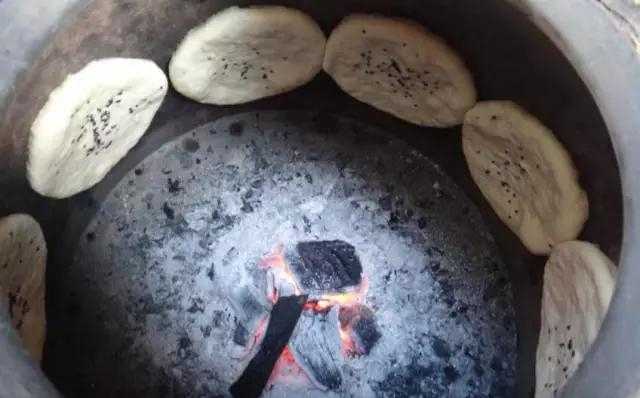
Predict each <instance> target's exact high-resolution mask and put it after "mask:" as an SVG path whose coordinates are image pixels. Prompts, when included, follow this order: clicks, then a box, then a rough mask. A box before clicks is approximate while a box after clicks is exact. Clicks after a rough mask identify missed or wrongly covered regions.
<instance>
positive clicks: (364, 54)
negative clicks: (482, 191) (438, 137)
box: [323, 14, 476, 127]
mask: <svg viewBox="0 0 640 398" xmlns="http://www.w3.org/2000/svg"><path fill="white" fill-rule="evenodd" d="M323 67H324V70H325V71H326V72H327V73H328V74H329V75H331V77H333V79H334V80H335V81H336V83H337V84H338V85H339V86H340V87H341V88H342V89H343V90H344V91H346V92H347V93H348V94H350V95H351V96H353V97H355V98H356V99H358V100H360V101H362V102H364V103H367V104H369V105H372V106H374V107H375V108H378V109H380V110H382V111H384V112H388V113H391V114H392V115H395V116H396V117H399V118H400V119H403V120H406V121H408V122H411V123H415V124H418V125H421V126H432V127H449V126H455V125H458V124H460V123H462V120H463V118H464V114H465V113H466V112H467V110H469V108H471V107H472V106H473V104H475V102H476V90H475V87H474V83H473V79H472V77H471V74H470V73H469V71H468V70H467V68H466V67H465V65H464V63H463V62H462V60H461V59H460V57H459V56H458V55H457V54H456V53H455V52H454V51H453V50H452V49H451V48H450V47H449V46H448V45H447V44H446V43H445V42H444V41H443V40H442V39H441V38H439V37H438V36H436V35H434V34H432V33H430V32H428V31H427V30H426V29H425V28H424V27H422V26H421V25H419V24H418V23H416V22H413V21H409V20H404V19H399V18H387V17H383V16H378V15H362V14H354V15H351V16H349V17H347V18H345V19H344V20H343V21H342V22H341V23H340V25H338V27H336V28H335V29H334V30H333V32H332V33H331V35H330V36H329V40H328V41H327V51H326V55H325V58H324V66H323Z"/></svg>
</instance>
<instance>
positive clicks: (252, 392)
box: [229, 296, 307, 398]
mask: <svg viewBox="0 0 640 398" xmlns="http://www.w3.org/2000/svg"><path fill="white" fill-rule="evenodd" d="M306 301H307V296H289V297H280V298H279V299H278V301H277V302H276V303H275V305H274V306H273V309H272V310H271V318H270V319H269V326H267V331H266V333H265V336H264V339H263V340H262V344H261V345H260V350H259V351H258V353H257V354H256V355H255V356H254V357H253V359H251V362H249V365H248V366H247V368H246V369H245V370H244V372H243V373H242V376H240V378H239V379H238V380H237V381H236V382H235V383H233V385H232V386H231V388H230V389H229V392H230V393H231V395H233V396H234V397H242V398H251V397H259V396H260V394H262V390H263V389H264V386H265V385H266V384H267V381H268V380H269V376H270V375H271V371H272V369H273V366H274V365H275V363H276V361H277V360H278V358H279V357H280V354H281V353H282V350H283V349H284V347H285V346H286V345H287V343H288V342H289V339H290V338H291V334H292V333H293V331H294V329H295V327H296V324H297V323H298V318H300V314H301V313H302V309H303V308H304V303H305V302H306Z"/></svg>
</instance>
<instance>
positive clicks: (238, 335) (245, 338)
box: [233, 322, 249, 347]
mask: <svg viewBox="0 0 640 398" xmlns="http://www.w3.org/2000/svg"><path fill="white" fill-rule="evenodd" d="M233 342H234V343H236V344H237V345H240V346H243V347H245V346H246V345H247V343H248V342H249V331H248V330H247V328H246V327H245V326H244V325H243V324H242V323H240V322H238V323H236V330H235V331H234V332H233Z"/></svg>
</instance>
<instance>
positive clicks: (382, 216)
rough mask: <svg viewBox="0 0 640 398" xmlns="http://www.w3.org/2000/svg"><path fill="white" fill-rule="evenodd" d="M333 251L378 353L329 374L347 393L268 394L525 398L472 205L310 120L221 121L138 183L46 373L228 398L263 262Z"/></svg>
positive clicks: (99, 221) (165, 151)
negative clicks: (343, 254) (308, 248)
mask: <svg viewBox="0 0 640 398" xmlns="http://www.w3.org/2000/svg"><path fill="white" fill-rule="evenodd" d="M334 239H340V240H343V241H345V242H348V243H349V244H351V245H353V246H354V247H355V249H356V252H357V254H358V256H359V258H360V261H361V263H362V267H363V270H364V276H365V278H366V280H367V282H368V289H367V291H366V297H365V303H366V305H367V306H368V307H369V308H370V309H371V310H372V311H373V313H374V317H375V322H376V325H377V328H378V330H379V331H380V335H381V336H380V339H379V340H378V342H377V343H376V345H375V346H374V347H373V349H372V350H371V352H370V353H369V354H368V355H362V356H357V357H344V356H341V355H338V356H337V357H336V358H335V360H333V362H332V366H335V368H336V369H338V372H339V375H340V380H341V382H340V383H339V386H337V387H336V386H333V387H332V388H331V389H329V390H327V391H320V390H318V389H314V388H313V386H311V385H310V383H304V380H302V381H301V380H294V379H295V377H293V376H291V375H288V377H289V378H288V379H287V378H286V377H284V376H282V375H280V376H282V377H272V379H273V380H271V383H270V384H269V387H268V390H266V391H265V394H263V395H265V396H274V397H278V396H291V397H298V396H316V395H317V396H354V397H355V396H444V395H447V396H491V397H499V396H504V397H510V396H513V395H514V392H513V391H514V384H515V380H514V379H515V362H516V329H515V323H514V312H513V302H512V301H513V299H512V295H511V285H510V283H509V278H508V275H507V270H506V267H505V265H504V264H503V263H502V261H501V259H500V256H499V255H498V252H497V248H496V245H495V243H494V242H493V238H492V237H491V235H490V234H489V232H488V231H487V228H486V227H485V226H484V224H483V222H482V219H481V217H480V214H479V212H478V210H477V209H476V207H475V206H474V205H473V204H472V203H471V201H470V200H469V199H468V198H467V196H466V195H465V194H464V193H463V192H462V191H461V190H460V189H459V188H458V187H457V186H456V185H455V184H454V183H453V181H452V180H451V179H450V178H449V177H447V176H446V175H444V174H443V173H442V171H441V170H440V168H439V167H438V166H437V165H435V164H433V163H432V162H431V161H430V160H428V159H427V158H425V157H423V156H421V155H420V154H419V153H418V152H417V151H415V150H413V149H412V148H411V147H409V146H407V144H405V143H403V142H401V141H399V140H397V139H393V138H390V135H387V134H385V133H384V132H382V131H380V130H379V129H377V128H374V127H371V126H367V125H365V124H363V123H360V122H357V121H354V120H351V119H345V118H337V117H332V116H328V115H326V114H325V115H321V116H320V115H318V114H315V113H310V112H282V111H279V112H260V113H245V114H240V115H235V116H229V117H225V118H222V119H219V120H217V121H215V122H213V123H211V124H207V125H204V126H201V127H199V128H197V129H196V130H194V131H193V132H189V133H187V134H184V135H183V136H181V137H179V138H178V139H176V140H174V141H171V142H169V143H167V144H165V145H164V146H162V147H161V148H160V149H158V150H157V151H156V152H154V153H152V154H151V155H150V156H148V157H147V158H146V159H145V160H144V161H142V162H141V163H140V164H139V165H137V166H136V167H135V168H134V169H132V170H131V171H130V172H129V174H128V175H126V176H125V177H124V178H123V179H122V180H121V181H120V183H119V184H118V185H117V186H116V187H115V188H114V189H113V190H112V191H111V193H110V194H109V195H107V197H106V199H105V200H104V201H102V203H100V204H99V210H98V211H97V212H96V214H95V216H94V217H93V219H91V220H90V221H89V222H88V227H87V229H86V231H85V232H84V234H83V238H82V239H81V241H80V245H79V246H78V247H77V250H76V252H75V254H74V256H73V261H72V262H71V263H70V264H68V265H67V266H66V267H62V268H60V269H58V270H56V276H55V280H56V281H57V290H56V294H55V296H53V297H52V298H51V300H50V302H49V303H48V305H49V311H48V312H49V335H48V340H47V348H46V363H45V369H46V370H47V372H48V374H49V376H50V377H51V379H52V380H53V382H54V383H55V384H56V385H57V386H58V388H60V389H61V391H62V392H63V393H64V394H65V395H67V396H71V397H73V396H86V395H88V396H95V397H103V396H105V397H106V396H115V395H119V396H137V397H142V396H149V397H153V396H193V397H198V396H218V395H219V396H227V395H229V393H228V388H229V386H230V385H231V384H232V383H233V382H234V381H235V380H236V379H237V378H238V377H239V375H240V374H241V373H242V370H243V369H244V367H245V366H246V365H247V363H248V361H249V360H250V359H251V355H250V352H251V350H252V349H253V350H255V347H251V345H250V344H248V343H247V341H246V340H247V339H242V338H240V339H239V338H238V337H237V336H238V334H237V333H238V329H239V328H241V329H242V330H244V331H246V334H247V335H249V336H252V335H254V334H255V333H256V329H257V328H258V327H259V323H260V322H259V320H260V319H264V316H267V315H268V313H269V307H270V303H269V301H268V300H267V297H266V295H265V289H266V288H265V280H266V278H265V271H264V270H263V269H261V268H260V267H259V263H260V259H261V258H263V257H264V256H265V255H267V254H269V253H270V252H272V251H273V250H274V249H275V248H276V247H278V245H284V246H287V245H292V244H295V243H296V242H300V241H312V240H334ZM246 303H252V304H251V306H250V309H247V305H246ZM304 316H307V317H309V316H313V315H312V314H303V317H304ZM305 319H306V321H309V320H308V319H307V318H305ZM299 326H300V324H299ZM312 354H313V353H311V355H312Z"/></svg>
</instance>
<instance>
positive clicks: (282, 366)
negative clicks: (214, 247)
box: [253, 245, 369, 385]
mask: <svg viewBox="0 0 640 398" xmlns="http://www.w3.org/2000/svg"><path fill="white" fill-rule="evenodd" d="M259 266H260V268H262V269H264V270H266V271H267V275H266V277H267V298H268V299H269V301H271V302H272V303H274V304H275V303H276V302H277V301H278V298H279V297H280V296H281V295H283V296H286V295H288V294H295V295H301V294H302V289H301V288H300V286H299V285H298V281H297V279H296V277H295V275H294V274H293V272H291V269H290V268H289V264H288V263H287V261H286V259H285V256H284V248H283V246H282V245H278V246H277V247H276V248H275V249H274V250H273V251H272V252H271V253H270V254H269V255H267V256H265V257H264V258H263V259H262V261H260V263H259ZM368 288H369V283H368V280H367V279H366V278H365V277H364V276H363V278H362V281H361V282H360V285H358V286H357V287H356V288H355V289H354V290H350V291H346V292H341V293H330V294H324V295H322V296H320V297H319V298H313V299H310V300H308V301H307V302H306V303H305V305H304V309H305V310H307V311H312V312H313V313H316V314H326V313H327V312H329V311H330V310H331V309H333V308H336V309H337V310H339V311H341V310H347V311H348V309H350V308H354V307H355V306H358V305H362V304H364V300H365V297H366V293H367V291H368ZM266 326H267V322H266V320H265V321H261V322H260V324H259V325H258V327H257V329H256V332H255V334H254V341H253V344H256V343H258V342H259V341H260V340H261V338H262V336H263V335H264V333H265V329H266ZM337 326H338V331H339V335H340V342H341V351H342V354H343V355H344V356H345V357H354V356H357V355H361V354H362V352H361V350H359V349H358V344H357V343H356V341H355V340H354V338H353V331H352V329H351V325H350V324H348V323H346V324H343V323H342V322H338V325H337ZM292 378H293V379H297V380H306V381H308V382H310V383H312V379H311V378H310V377H309V376H308V375H307V374H306V372H305V371H304V369H303V368H302V367H301V366H300V365H299V364H298V363H297V362H296V359H295V357H294V355H293V353H292V351H291V349H290V348H289V346H287V347H285V349H284V350H283V351H282V353H281V354H280V357H279V358H278V361H277V363H276V365H275V366H274V368H273V371H272V373H271V376H270V379H269V384H271V385H273V384H276V383H279V382H285V383H290V382H291V379H292Z"/></svg>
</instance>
